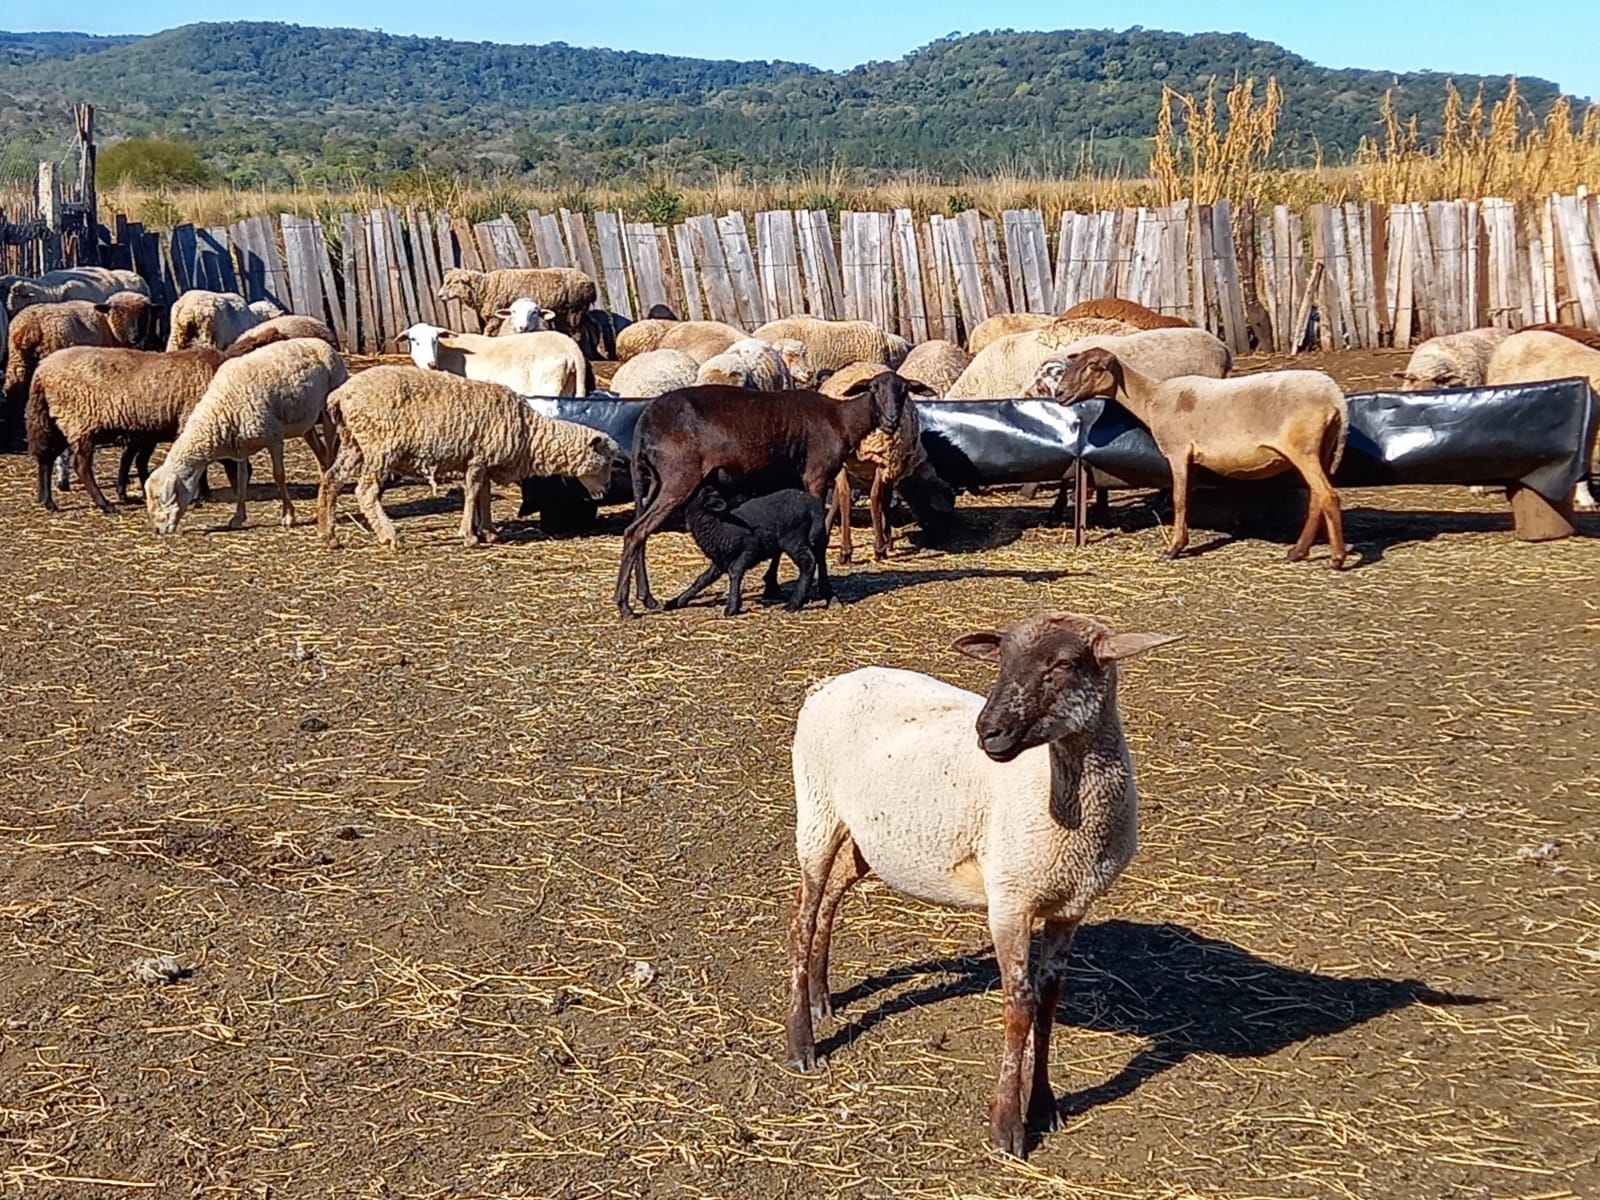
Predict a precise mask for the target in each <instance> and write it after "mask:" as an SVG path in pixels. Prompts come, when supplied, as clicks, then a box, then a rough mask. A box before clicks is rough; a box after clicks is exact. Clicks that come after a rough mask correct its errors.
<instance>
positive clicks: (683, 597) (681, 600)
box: [661, 563, 722, 609]
mask: <svg viewBox="0 0 1600 1200" xmlns="http://www.w3.org/2000/svg"><path fill="white" fill-rule="evenodd" d="M721 576H722V568H721V567H719V566H718V565H717V564H716V563H712V564H711V565H710V566H709V567H707V568H706V569H705V570H704V571H701V572H700V574H699V575H698V576H697V577H696V578H695V581H694V582H693V583H691V584H690V585H689V586H688V587H686V588H684V589H683V591H681V592H679V593H678V594H677V595H676V596H674V597H673V598H672V599H671V600H668V601H667V602H666V603H665V604H663V605H662V606H661V607H662V608H664V609H674V608H682V607H683V606H684V605H686V604H688V603H689V601H691V600H693V599H694V598H695V597H696V596H698V595H699V594H700V593H701V592H703V591H705V590H706V589H707V588H708V587H710V586H711V585H712V584H713V583H715V582H716V581H717V580H718V579H719V578H720V577H721Z"/></svg>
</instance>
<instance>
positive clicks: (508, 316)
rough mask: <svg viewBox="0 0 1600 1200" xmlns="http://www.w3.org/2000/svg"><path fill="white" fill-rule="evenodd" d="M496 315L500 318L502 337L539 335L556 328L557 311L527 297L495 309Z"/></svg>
mask: <svg viewBox="0 0 1600 1200" xmlns="http://www.w3.org/2000/svg"><path fill="white" fill-rule="evenodd" d="M494 315H495V316H497V317H499V318H500V332H499V336H500V337H506V336H508V335H509V334H513V333H538V332H539V331H540V330H542V329H554V328H555V327H556V326H555V321H556V314H555V310H554V309H549V308H546V307H545V306H544V305H542V304H540V303H539V302H538V301H537V300H529V299H528V298H527V297H526V296H519V297H518V298H517V299H515V300H513V301H512V302H511V304H510V305H509V306H508V307H506V308H497V309H495V313H494Z"/></svg>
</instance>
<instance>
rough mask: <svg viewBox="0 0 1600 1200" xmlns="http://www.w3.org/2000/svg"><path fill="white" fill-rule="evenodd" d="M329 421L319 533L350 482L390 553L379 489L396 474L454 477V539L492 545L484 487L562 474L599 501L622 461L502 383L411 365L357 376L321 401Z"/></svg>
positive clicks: (329, 536)
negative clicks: (333, 440)
mask: <svg viewBox="0 0 1600 1200" xmlns="http://www.w3.org/2000/svg"><path fill="white" fill-rule="evenodd" d="M328 413H329V416H330V417H331V418H332V420H333V424H334V427H335V429H336V430H337V433H338V438H339V453H338V456H337V457H336V458H335V459H334V461H333V463H332V465H331V466H329V467H328V469H327V470H326V471H325V472H324V473H323V476H322V485H321V487H320V489H319V490H318V492H317V527H318V529H319V530H320V532H321V534H322V537H323V538H324V539H325V540H326V541H328V542H329V543H330V544H331V543H333V542H334V541H335V540H336V539H335V534H334V527H333V523H334V516H335V510H336V508H337V505H338V497H339V490H340V489H341V488H342V487H343V486H344V484H345V483H346V482H347V481H349V480H352V479H353V480H355V482H356V503H357V504H359V505H360V507H361V511H362V512H363V513H364V514H365V515H366V518H367V521H368V522H369V523H370V524H371V526H372V532H373V533H374V534H376V535H377V538H378V540H379V541H380V542H381V543H383V544H384V545H386V546H388V547H389V548H390V549H397V548H398V547H399V538H398V536H397V535H396V533H395V528H394V523H393V522H392V521H391V520H390V519H389V516H388V514H387V513H386V512H384V510H383V505H382V504H381V503H380V502H379V498H378V497H379V491H380V489H381V488H382V486H383V484H384V482H385V481H386V480H388V479H391V478H393V477H394V476H396V475H419V476H426V477H428V478H430V479H437V478H444V477H449V476H452V475H454V476H459V477H461V478H462V480H463V481H464V482H463V489H462V491H463V495H462V511H461V538H462V541H463V542H465V543H466V544H467V545H468V546H479V545H482V544H484V543H485V542H496V541H499V533H498V531H497V530H496V529H495V527H494V523H493V520H492V519H491V510H490V500H491V496H490V489H489V484H490V483H491V482H493V483H515V482H519V481H521V480H523V479H525V478H528V477H530V476H545V475H560V476H569V477H572V478H576V479H578V480H579V481H580V482H581V483H582V484H583V486H584V487H585V488H586V489H587V490H588V492H589V495H590V496H592V497H593V498H594V499H596V500H600V499H603V498H604V497H605V494H606V489H607V488H608V487H609V486H610V483H611V470H612V466H613V464H614V463H615V462H616V461H617V460H618V459H619V457H620V455H621V451H620V450H619V449H618V448H617V443H616V442H614V441H613V440H612V439H611V438H609V437H607V436H606V435H605V434H603V433H597V432H595V431H594V430H592V429H588V428H586V427H585V426H582V425H578V424H575V423H573V422H571V421H557V420H552V419H551V418H549V417H544V416H540V415H539V414H538V413H536V412H534V411H533V410H532V409H531V408H530V407H528V405H526V404H524V403H523V402H522V401H521V400H520V399H519V398H518V396H517V395H516V393H514V392H512V391H511V390H510V389H508V388H505V387H503V386H501V385H500V384H497V383H487V382H482V381H479V380H470V379H458V378H456V377H455V376H453V375H444V374H440V373H438V372H422V371H413V370H411V369H410V368H409V367H373V368H371V369H370V370H367V371H363V372H361V373H360V374H359V375H356V376H355V377H354V378H352V379H351V380H350V381H349V382H348V383H346V384H345V385H344V386H343V387H341V388H340V389H339V390H338V391H336V392H334V394H333V395H332V396H331V397H330V398H329V401H328Z"/></svg>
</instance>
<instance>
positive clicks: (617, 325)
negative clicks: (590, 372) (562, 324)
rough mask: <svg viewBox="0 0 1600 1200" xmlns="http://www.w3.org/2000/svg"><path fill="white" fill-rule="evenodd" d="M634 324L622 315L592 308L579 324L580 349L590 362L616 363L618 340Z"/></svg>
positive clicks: (578, 338)
mask: <svg viewBox="0 0 1600 1200" xmlns="http://www.w3.org/2000/svg"><path fill="white" fill-rule="evenodd" d="M632 324H633V322H632V321H630V320H628V318H627V317H625V316H623V315H622V314H621V313H614V312H611V311H610V310H609V309H604V308H591V309H590V310H589V311H588V312H586V313H584V314H583V318H582V320H581V321H580V322H579V328H578V335H577V341H578V348H579V349H580V350H582V351H583V356H584V357H585V358H587V359H588V360H589V361H590V362H601V361H607V360H609V361H615V359H616V357H617V338H618V336H620V335H621V334H622V332H623V331H624V330H626V329H627V328H628V326H630V325H632Z"/></svg>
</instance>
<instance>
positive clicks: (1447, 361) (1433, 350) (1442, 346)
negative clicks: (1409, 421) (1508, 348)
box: [1394, 328, 1511, 392]
mask: <svg viewBox="0 0 1600 1200" xmlns="http://www.w3.org/2000/svg"><path fill="white" fill-rule="evenodd" d="M1510 336H1511V331H1510V330H1509V329H1492V328H1485V329H1469V330H1467V331H1466V332H1465V333H1445V334H1440V335H1439V336H1438V337H1431V338H1429V339H1428V340H1427V341H1425V342H1423V343H1422V344H1421V345H1420V346H1418V347H1417V348H1416V349H1415V350H1413V351H1412V352H1411V358H1410V360H1409V361H1407V363H1406V369H1405V370H1404V371H1396V372H1395V373H1394V378H1395V379H1397V380H1399V381H1400V390H1401V391H1402V392H1424V391H1431V390H1433V389H1435V388H1470V387H1481V386H1483V378H1484V372H1485V371H1487V370H1488V368H1489V360H1490V359H1491V358H1493V357H1494V352H1495V349H1496V347H1498V346H1499V345H1500V343H1501V342H1503V341H1505V340H1506V338H1508V337H1510Z"/></svg>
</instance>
